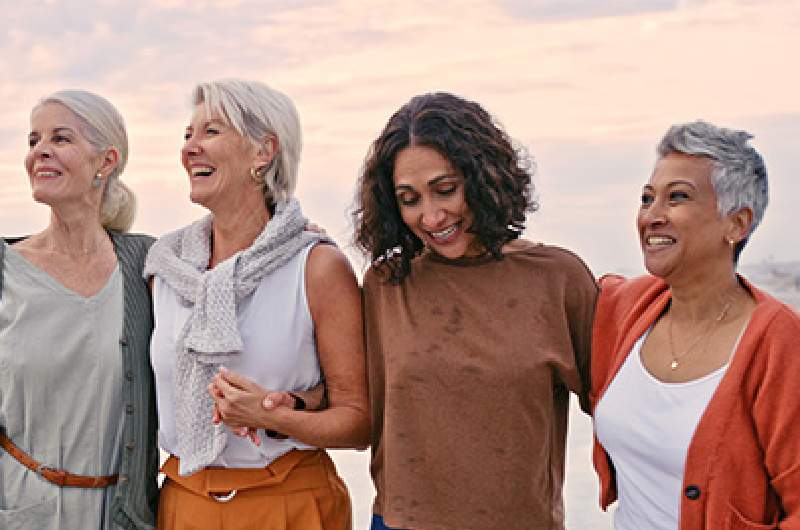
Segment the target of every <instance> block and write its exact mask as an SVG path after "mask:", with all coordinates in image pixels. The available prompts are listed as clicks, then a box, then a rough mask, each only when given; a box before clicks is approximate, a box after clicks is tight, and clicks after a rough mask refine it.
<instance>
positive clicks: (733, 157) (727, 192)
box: [658, 120, 769, 260]
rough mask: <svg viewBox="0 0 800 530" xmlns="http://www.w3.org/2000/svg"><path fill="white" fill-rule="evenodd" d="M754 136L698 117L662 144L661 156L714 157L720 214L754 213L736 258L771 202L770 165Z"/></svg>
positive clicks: (673, 129) (669, 134)
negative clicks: (742, 210) (753, 141)
mask: <svg viewBox="0 0 800 530" xmlns="http://www.w3.org/2000/svg"><path fill="white" fill-rule="evenodd" d="M752 137H753V135H751V134H750V133H748V132H746V131H740V130H736V129H726V128H724V127H717V126H716V125H713V124H711V123H707V122H704V121H700V120H698V121H694V122H691V123H683V124H679V125H673V126H672V127H670V128H669V130H668V131H667V133H666V134H665V135H664V137H663V138H662V139H661V142H660V143H659V145H658V155H659V157H660V158H663V157H665V156H667V155H668V154H670V153H683V154H686V155H696V156H704V157H708V158H710V159H711V161H712V163H713V170H712V172H711V183H712V184H713V186H714V192H715V193H716V195H717V209H718V211H719V215H720V216H723V215H728V214H729V213H732V212H735V211H737V210H739V209H740V208H749V209H750V210H751V211H752V212H753V222H752V224H751V225H750V231H749V232H748V234H747V237H745V238H744V239H743V240H742V241H740V242H739V244H738V245H737V246H736V250H735V252H734V259H735V260H738V258H739V254H740V253H741V252H742V249H743V248H744V246H745V245H746V244H747V240H748V239H749V238H750V234H752V233H753V231H754V230H755V229H756V227H757V226H758V225H759V223H760V222H761V219H762V218H763V217H764V211H765V210H766V209H767V202H769V186H768V182H767V168H766V166H765V165H764V159H763V158H761V155H760V154H759V153H758V151H756V150H755V149H754V148H753V147H752V146H750V145H749V144H748V140H750V139H751V138H752Z"/></svg>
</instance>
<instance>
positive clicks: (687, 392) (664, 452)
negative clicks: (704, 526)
mask: <svg viewBox="0 0 800 530" xmlns="http://www.w3.org/2000/svg"><path fill="white" fill-rule="evenodd" d="M648 333H649V331H648V332H646V333H645V334H644V335H642V337H641V338H639V340H638V341H637V342H636V344H635V345H634V346H633V348H632V349H631V352H630V354H629V355H628V358H627V359H626V360H625V363H624V364H623V365H622V367H621V368H620V370H619V372H618V373H617V375H616V376H615V377H614V380H613V381H612V382H611V384H610V385H609V387H608V389H607V390H606V392H605V394H603V397H602V398H601V399H600V402H599V403H598V404H597V408H596V409H595V416H594V428H595V432H596V433H597V439H598V440H599V441H600V443H601V444H602V446H603V447H604V448H605V450H606V452H607V453H608V454H609V455H610V456H611V460H612V462H613V463H614V470H615V471H616V482H617V493H618V502H617V510H616V512H615V513H614V528H615V529H616V530H642V529H644V528H646V529H648V530H677V528H678V521H679V517H680V507H681V490H682V488H683V474H684V464H685V461H686V452H687V450H688V448H689V443H690V442H691V440H692V436H693V435H694V431H695V428H696V427H697V424H698V422H699V421H700V417H701V416H702V415H703V412H704V411H705V410H706V407H707V406H708V402H709V401H710V400H711V396H712V395H713V394H714V391H716V389H717V386H718V385H719V382H720V380H721V379H722V377H723V376H724V375H725V372H726V371H727V369H728V364H727V363H726V364H725V366H723V367H721V368H719V369H718V370H715V371H714V372H711V373H710V374H707V375H705V376H703V377H701V378H699V379H695V380H693V381H688V382H686V383H665V382H663V381H660V380H658V379H656V378H655V377H653V375H652V374H650V372H648V371H647V369H646V368H645V367H644V365H643V364H642V360H641V356H640V351H641V348H642V344H643V343H644V340H645V338H646V337H647V334H648ZM737 344H738V341H737ZM734 350H735V346H734Z"/></svg>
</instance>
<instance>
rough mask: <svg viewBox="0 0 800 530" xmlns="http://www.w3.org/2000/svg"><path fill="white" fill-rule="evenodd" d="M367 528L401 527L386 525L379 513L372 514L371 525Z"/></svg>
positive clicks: (397, 529) (380, 529)
mask: <svg viewBox="0 0 800 530" xmlns="http://www.w3.org/2000/svg"><path fill="white" fill-rule="evenodd" d="M369 530H403V529H402V528H393V527H391V526H386V525H385V524H383V517H381V516H380V515H375V514H372V525H370V527H369Z"/></svg>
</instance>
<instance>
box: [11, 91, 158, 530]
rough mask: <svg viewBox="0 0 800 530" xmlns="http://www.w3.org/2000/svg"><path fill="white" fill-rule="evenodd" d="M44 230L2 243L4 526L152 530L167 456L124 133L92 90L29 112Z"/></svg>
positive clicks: (142, 240) (28, 162) (63, 94)
mask: <svg viewBox="0 0 800 530" xmlns="http://www.w3.org/2000/svg"><path fill="white" fill-rule="evenodd" d="M28 144H29V146H30V147H29V150H28V154H27V155H26V157H25V168H26V170H27V173H28V178H29V180H30V185H31V189H32V192H33V199H34V200H35V201H36V202H39V203H42V204H45V205H47V206H48V207H49V208H50V222H49V224H48V225H47V227H45V229H44V230H42V231H41V232H38V233H36V234H33V235H31V236H29V237H27V238H20V239H14V240H7V241H6V242H3V243H2V245H0V389H2V390H0V447H2V452H3V453H5V454H0V528H3V529H4V530H14V529H23V528H25V529H29V528H36V529H42V530H55V529H62V528H80V529H104V530H106V529H112V528H113V529H117V528H124V529H127V530H132V529H137V530H145V529H152V528H153V524H154V522H155V511H156V508H155V506H156V501H157V496H158V493H157V485H156V480H155V478H156V473H157V465H158V450H157V448H156V445H155V429H156V418H155V406H154V400H153V399H152V393H153V386H152V373H151V370H150V366H149V362H148V345H149V339H150V333H151V330H152V316H151V309H150V296H149V291H148V288H147V284H146V283H145V281H144V280H143V279H142V266H143V264H144V258H145V255H146V253H147V249H148V247H149V246H150V244H151V243H152V238H149V237H147V236H141V235H134V234H129V233H127V230H128V229H129V228H130V225H131V222H132V221H133V216H134V210H135V208H134V197H133V194H132V193H131V191H130V190H129V189H128V188H127V187H126V186H125V185H124V184H123V183H122V182H121V181H120V178H119V177H120V174H121V173H122V170H123V169H124V168H125V163H126V161H127V156H128V140H127V136H126V132H125V125H124V123H123V120H122V117H121V116H120V115H119V113H118V112H117V110H116V109H115V108H114V107H113V105H111V103H109V102H108V101H107V100H105V99H104V98H102V97H100V96H98V95H96V94H92V93H91V92H87V91H83V90H63V91H60V92H56V93H54V94H51V95H49V96H46V97H44V98H43V99H42V100H41V101H40V102H39V103H38V104H37V105H36V106H35V107H34V108H33V110H32V111H31V129H30V133H29V134H28Z"/></svg>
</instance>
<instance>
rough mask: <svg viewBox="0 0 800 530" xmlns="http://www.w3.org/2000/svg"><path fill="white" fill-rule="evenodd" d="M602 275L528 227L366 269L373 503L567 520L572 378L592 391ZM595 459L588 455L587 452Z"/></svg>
mask: <svg viewBox="0 0 800 530" xmlns="http://www.w3.org/2000/svg"><path fill="white" fill-rule="evenodd" d="M596 297H597V287H596V284H595V282H594V279H593V277H592V275H591V273H590V272H589V271H588V270H587V268H586V266H585V265H584V264H583V262H581V261H580V259H578V258H577V257H576V256H575V255H574V254H572V253H570V252H568V251H566V250H563V249H560V248H556V247H551V246H545V245H540V244H534V243H531V242H529V241H524V240H520V241H515V242H513V243H511V244H509V245H507V251H506V253H505V256H504V258H503V259H502V260H495V259H494V258H492V257H491V256H484V257H480V258H462V259H459V260H445V259H444V258H442V257H439V256H437V255H435V254H432V253H430V252H425V253H423V255H421V256H420V257H418V258H416V259H415V260H414V261H413V262H412V267H411V273H410V275H409V276H407V277H406V278H405V279H404V280H403V281H402V282H401V283H400V284H399V285H392V284H390V283H387V282H385V281H384V280H383V278H382V276H381V275H380V274H378V273H377V272H376V271H375V270H374V269H370V270H369V271H367V274H366V276H365V279H364V299H365V311H366V340H367V363H368V373H369V392H370V408H371V416H372V464H371V472H372V477H373V480H374V482H375V487H376V489H377V497H376V499H375V506H374V509H375V513H378V514H381V515H383V517H384V520H385V522H386V524H387V525H389V526H392V527H399V528H412V529H415V530H416V529H419V530H456V529H457V530H487V529H503V530H514V529H519V530H561V529H562V528H563V518H564V517H563V506H562V499H561V489H562V482H563V476H564V451H565V449H564V446H565V438H566V431H567V415H568V404H569V391H570V390H571V391H573V392H575V393H577V394H579V395H580V396H582V398H583V403H584V404H586V403H587V401H586V398H587V394H588V389H589V384H588V381H589V373H588V371H589V348H590V343H591V329H592V316H593V312H594V305H595V300H596ZM587 465H588V463H587Z"/></svg>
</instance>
